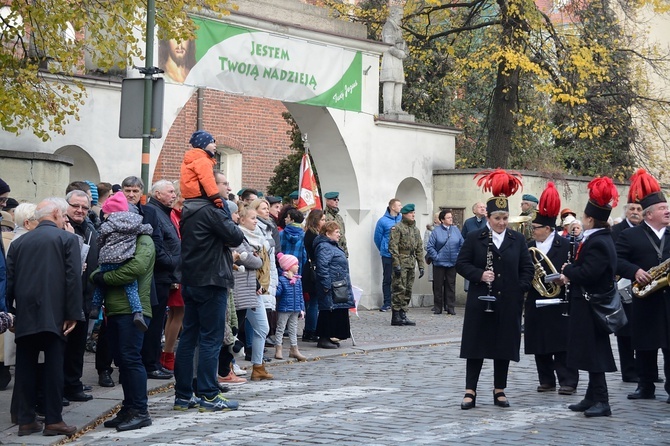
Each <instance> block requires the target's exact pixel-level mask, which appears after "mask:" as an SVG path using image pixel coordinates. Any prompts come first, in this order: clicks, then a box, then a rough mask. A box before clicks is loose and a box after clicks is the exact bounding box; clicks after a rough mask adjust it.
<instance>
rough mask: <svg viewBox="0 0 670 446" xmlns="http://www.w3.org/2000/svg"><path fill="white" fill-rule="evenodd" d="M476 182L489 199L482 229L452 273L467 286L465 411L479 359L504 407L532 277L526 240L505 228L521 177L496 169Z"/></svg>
mask: <svg viewBox="0 0 670 446" xmlns="http://www.w3.org/2000/svg"><path fill="white" fill-rule="evenodd" d="M477 177H480V178H479V179H478V181H477V185H478V186H479V187H481V188H482V189H483V191H484V192H491V193H492V195H493V196H492V197H491V198H489V199H488V201H487V203H486V212H487V223H486V227H485V228H484V229H480V230H477V231H472V232H470V233H468V235H467V237H466V239H465V242H464V243H463V246H462V248H461V251H460V253H459V255H458V259H457V260H456V271H457V272H458V274H460V275H461V276H463V277H464V278H465V279H467V280H469V281H470V288H469V290H468V297H467V301H466V304H465V316H464V322H463V335H462V337H461V353H460V357H461V358H465V359H466V360H467V361H466V372H465V396H464V398H463V401H462V403H461V409H464V410H467V409H471V408H473V407H475V404H476V398H477V384H478V382H479V375H480V372H481V369H482V365H483V362H484V359H492V360H493V387H494V390H493V403H494V404H495V405H496V406H499V407H509V402H508V400H507V397H506V395H505V393H504V390H505V387H507V373H508V370H509V362H510V361H516V362H518V361H519V349H520V347H521V312H522V309H523V298H524V293H525V292H526V291H528V290H529V289H530V287H531V280H532V279H533V273H534V269H533V264H532V262H531V260H530V254H529V253H528V246H527V245H526V239H525V237H524V236H523V234H521V233H520V232H517V231H513V230H511V229H509V228H508V227H507V224H508V219H509V203H508V198H509V197H510V196H511V195H513V194H514V193H515V192H516V191H517V190H518V189H520V188H521V187H522V184H521V175H520V174H518V173H516V172H506V171H504V170H502V169H496V170H493V171H490V170H489V171H484V172H481V173H479V174H477V175H476V176H475V178H477ZM481 297H484V299H480V298H481ZM493 299H495V301H494V302H493V301H492V300H493Z"/></svg>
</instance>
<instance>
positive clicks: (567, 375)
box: [524, 198, 579, 395]
mask: <svg viewBox="0 0 670 446" xmlns="http://www.w3.org/2000/svg"><path fill="white" fill-rule="evenodd" d="M540 202H542V198H540ZM557 210H558V209H557ZM531 228H532V231H533V241H531V242H530V243H529V244H528V246H529V248H535V249H537V250H538V251H540V252H541V253H543V254H544V255H545V256H546V257H547V259H549V262H551V264H552V265H553V267H554V269H556V270H557V271H558V270H560V268H561V267H562V266H563V265H564V264H565V263H567V261H568V253H569V252H570V249H571V246H570V242H568V241H567V240H566V239H564V238H563V237H561V236H560V235H558V234H557V233H556V216H546V215H542V209H540V210H538V213H537V214H536V216H535V219H534V220H533V221H532V226H531ZM531 258H535V259H534V262H535V261H540V259H541V256H540V255H539V254H538V253H537V251H533V252H531ZM540 264H541V265H542V268H543V269H544V271H545V272H546V273H547V274H550V273H551V272H552V271H551V269H550V268H549V266H548V264H547V262H546V261H545V260H544V259H543V260H541V261H540ZM539 279H540V280H541V281H542V284H543V285H544V286H545V287H546V288H548V289H552V288H550V287H552V286H553V287H559V288H558V290H559V292H558V294H556V295H555V296H552V297H553V298H554V299H561V300H565V288H563V287H561V286H560V285H559V284H553V285H552V284H545V283H544V281H543V279H542V277H540V278H539ZM547 297H549V296H546V295H542V294H540V293H539V292H538V291H537V290H536V289H535V288H534V287H532V288H531V289H530V290H529V291H528V295H527V297H526V304H525V310H526V311H525V317H524V320H525V332H524V343H525V344H524V345H525V348H524V351H525V353H526V354H534V355H535V365H536V367H537V375H538V378H539V381H540V385H539V386H538V388H537V391H538V392H553V391H554V390H555V389H556V378H558V382H559V384H560V387H559V389H558V393H559V394H561V395H572V394H573V393H575V390H576V388H577V382H578V381H579V370H577V369H576V368H573V367H568V365H567V350H568V320H569V319H568V318H567V317H566V314H565V311H566V310H567V309H566V308H565V305H547V306H541V307H538V306H537V301H538V299H540V300H541V299H545V298H547ZM554 372H555V373H556V375H555V376H554Z"/></svg>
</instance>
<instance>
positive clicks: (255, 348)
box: [180, 296, 270, 365]
mask: <svg viewBox="0 0 670 446" xmlns="http://www.w3.org/2000/svg"><path fill="white" fill-rule="evenodd" d="M256 299H257V302H256V307H255V308H254V309H252V308H247V318H246V320H247V321H248V322H249V324H251V328H252V329H253V332H251V331H248V332H247V334H246V335H247V344H248V343H249V337H252V341H251V363H252V364H253V365H261V364H263V348H264V347H265V338H266V337H267V336H268V332H269V331H270V324H268V315H267V313H266V312H265V306H264V305H263V298H262V297H261V296H257V297H256ZM180 342H181V341H180Z"/></svg>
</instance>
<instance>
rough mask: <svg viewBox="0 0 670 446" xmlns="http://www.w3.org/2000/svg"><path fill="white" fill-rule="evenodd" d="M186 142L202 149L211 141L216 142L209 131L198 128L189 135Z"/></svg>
mask: <svg viewBox="0 0 670 446" xmlns="http://www.w3.org/2000/svg"><path fill="white" fill-rule="evenodd" d="M188 142H189V144H191V145H192V146H193V147H199V148H201V149H203V150H204V149H205V147H207V146H208V145H210V144H211V143H213V142H216V140H215V139H214V137H213V136H212V135H211V134H210V133H208V132H206V131H204V130H198V131H196V132H193V134H192V135H191V139H190V140H189V141H188Z"/></svg>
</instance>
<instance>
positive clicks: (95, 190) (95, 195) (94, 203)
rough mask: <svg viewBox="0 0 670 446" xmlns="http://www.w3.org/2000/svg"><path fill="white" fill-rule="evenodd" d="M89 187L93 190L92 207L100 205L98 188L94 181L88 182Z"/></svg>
mask: <svg viewBox="0 0 670 446" xmlns="http://www.w3.org/2000/svg"><path fill="white" fill-rule="evenodd" d="M86 184H88V187H90V188H91V206H97V205H98V186H96V185H95V183H94V182H93V181H86Z"/></svg>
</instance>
